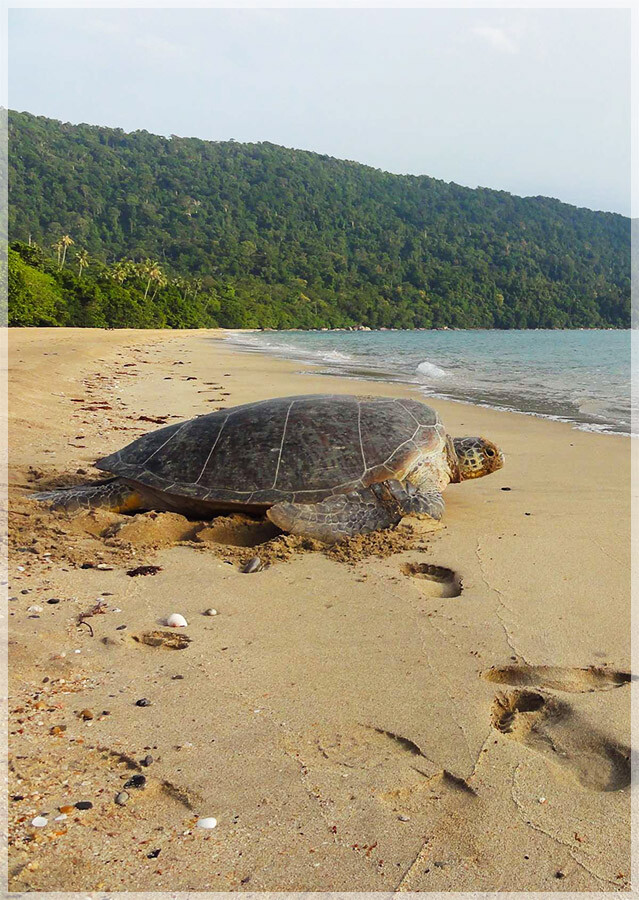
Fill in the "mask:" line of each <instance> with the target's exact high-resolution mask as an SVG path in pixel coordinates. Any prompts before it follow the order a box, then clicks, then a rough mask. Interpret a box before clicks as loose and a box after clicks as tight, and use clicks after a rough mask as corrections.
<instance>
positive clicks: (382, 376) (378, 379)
mask: <svg viewBox="0 0 639 900" xmlns="http://www.w3.org/2000/svg"><path fill="white" fill-rule="evenodd" d="M414 330H415V331H429V330H430V329H414ZM437 330H438V331H441V330H444V329H437ZM445 330H450V331H453V330H463V329H445ZM476 330H477V331H491V329H476ZM518 330H519V331H521V330H524V331H525V330H529V331H552V329H518ZM562 330H565V329H562ZM575 330H579V331H585V330H597V331H603V330H619V329H575ZM352 331H353V332H355V331H357V329H352ZM382 331H384V332H392V331H394V332H395V333H398V332H400V330H399V329H378V330H377V332H378V333H381V332H382ZM289 332H291V333H297V334H302V335H303V334H321V333H349V332H348V330H347V329H328V330H326V329H324V330H323V329H318V330H309V331H303V330H301V329H288V330H287V331H282V332H278V331H269V330H264V331H261V330H260V329H244V330H241V329H223V330H222V333H221V338H220V339H221V340H226V341H228V343H230V344H231V345H233V346H234V347H235V349H237V350H239V351H240V352H243V353H262V354H264V355H266V356H268V357H270V358H274V359H282V360H288V361H293V362H296V363H298V364H300V365H301V364H304V365H308V366H311V367H312V370H311V371H312V372H316V373H317V374H320V375H325V376H327V377H335V378H346V379H348V380H355V381H362V382H365V383H369V384H380V383H381V384H385V383H386V384H403V385H407V386H409V387H412V388H413V389H414V390H416V391H417V393H418V395H419V396H420V397H421V399H422V400H423V402H426V403H429V402H431V401H434V402H439V401H444V402H446V403H462V404H467V405H470V406H479V407H482V408H483V409H489V410H495V411H496V412H513V413H517V414H518V415H524V416H533V417H535V418H540V419H545V420H547V421H551V422H563V423H566V424H568V425H570V426H571V427H572V428H574V429H575V430H577V431H585V432H588V433H593V434H609V435H619V436H622V437H639V434H635V433H634V432H632V430H627V431H624V430H621V427H620V426H614V425H612V424H610V425H608V424H598V423H596V422H579V421H578V420H577V419H575V418H570V416H568V415H565V414H560V413H557V414H552V413H545V412H540V411H534V410H527V409H520V408H517V407H516V406H507V405H501V404H498V403H492V402H489V401H484V400H481V399H479V398H463V397H452V396H450V395H449V394H446V393H442V392H438V391H437V389H436V388H434V387H433V385H432V384H431V385H427V384H426V383H424V382H419V381H418V380H416V379H414V378H412V379H411V378H410V377H409V376H408V374H407V373H398V374H397V375H394V374H393V373H391V372H384V371H380V372H379V373H376V372H374V371H373V370H371V371H370V374H367V373H366V372H365V371H364V370H363V369H362V370H360V371H359V372H358V371H357V369H358V366H357V362H356V360H352V363H353V366H352V371H351V367H349V365H348V364H343V365H342V366H340V365H335V364H334V363H333V362H331V360H329V359H327V358H325V357H322V356H321V355H320V352H319V351H317V350H311V349H308V350H306V351H305V350H304V349H303V348H301V347H295V346H294V345H291V347H290V350H289V348H285V347H281V346H280V347H274V346H270V347H269V346H267V345H263V346H260V344H259V343H249V342H244V343H243V342H242V335H262V334H287V333H289ZM369 333H376V332H375V330H374V329H369ZM329 352H332V351H329ZM331 366H334V368H333V369H332V370H331ZM300 374H303V373H300ZM615 428H617V430H615ZM629 429H631V424H630V425H629Z"/></svg>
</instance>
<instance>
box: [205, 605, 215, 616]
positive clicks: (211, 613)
mask: <svg viewBox="0 0 639 900" xmlns="http://www.w3.org/2000/svg"><path fill="white" fill-rule="evenodd" d="M204 615H205V616H216V615H217V610H216V609H213V607H211V608H210V609H205V610H204Z"/></svg>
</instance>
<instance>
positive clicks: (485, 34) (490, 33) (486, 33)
mask: <svg viewBox="0 0 639 900" xmlns="http://www.w3.org/2000/svg"><path fill="white" fill-rule="evenodd" d="M472 31H473V34H476V35H477V36H478V37H480V38H483V39H484V40H486V41H488V43H489V44H491V45H492V46H493V47H494V48H495V49H496V50H501V51H502V52H503V53H518V52H519V44H518V43H517V41H516V40H515V38H514V37H513V36H512V34H509V33H508V31H507V30H506V29H505V28H501V27H500V26H498V25H476V26H475V27H474V28H473V29H472Z"/></svg>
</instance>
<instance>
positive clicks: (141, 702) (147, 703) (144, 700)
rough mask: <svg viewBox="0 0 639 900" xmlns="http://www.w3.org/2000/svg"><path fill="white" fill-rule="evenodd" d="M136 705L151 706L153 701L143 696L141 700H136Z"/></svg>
mask: <svg viewBox="0 0 639 900" xmlns="http://www.w3.org/2000/svg"><path fill="white" fill-rule="evenodd" d="M135 705H136V706H150V705H151V701H150V700H148V699H147V698H146V697H142V698H141V699H140V700H136V701H135Z"/></svg>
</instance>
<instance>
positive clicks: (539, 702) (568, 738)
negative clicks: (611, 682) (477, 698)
mask: <svg viewBox="0 0 639 900" xmlns="http://www.w3.org/2000/svg"><path fill="white" fill-rule="evenodd" d="M491 721H492V726H493V728H495V729H496V730H497V731H498V732H500V734H503V735H504V736H505V737H507V738H508V739H510V740H513V741H517V742H518V743H520V744H522V745H523V746H524V747H526V748H527V749H529V750H532V751H534V752H535V753H539V754H541V755H543V756H545V757H546V759H548V760H550V761H551V762H552V763H554V764H555V765H558V766H560V767H561V768H563V769H564V770H565V771H566V772H567V773H568V774H569V775H571V776H572V777H573V778H574V779H575V780H576V781H577V782H578V783H579V784H580V785H581V786H582V787H585V788H588V789H590V790H593V791H602V792H603V791H620V790H623V789H624V788H627V787H629V785H630V775H631V769H630V748H628V747H625V746H622V745H621V744H618V743H616V742H615V741H613V740H610V738H608V737H607V736H606V735H605V734H603V733H602V732H600V731H599V730H598V729H595V728H592V727H591V726H590V725H589V724H588V723H587V722H586V721H585V720H584V719H582V718H581V716H580V715H579V714H578V713H576V712H575V711H574V710H573V709H572V708H571V707H570V706H569V705H568V704H567V703H565V702H564V701H563V700H559V699H558V698H556V697H552V696H550V695H547V694H542V693H541V692H539V691H528V690H514V691H508V692H506V693H503V694H502V693H500V694H497V696H496V697H495V699H494V701H493V705H492V710H491Z"/></svg>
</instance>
